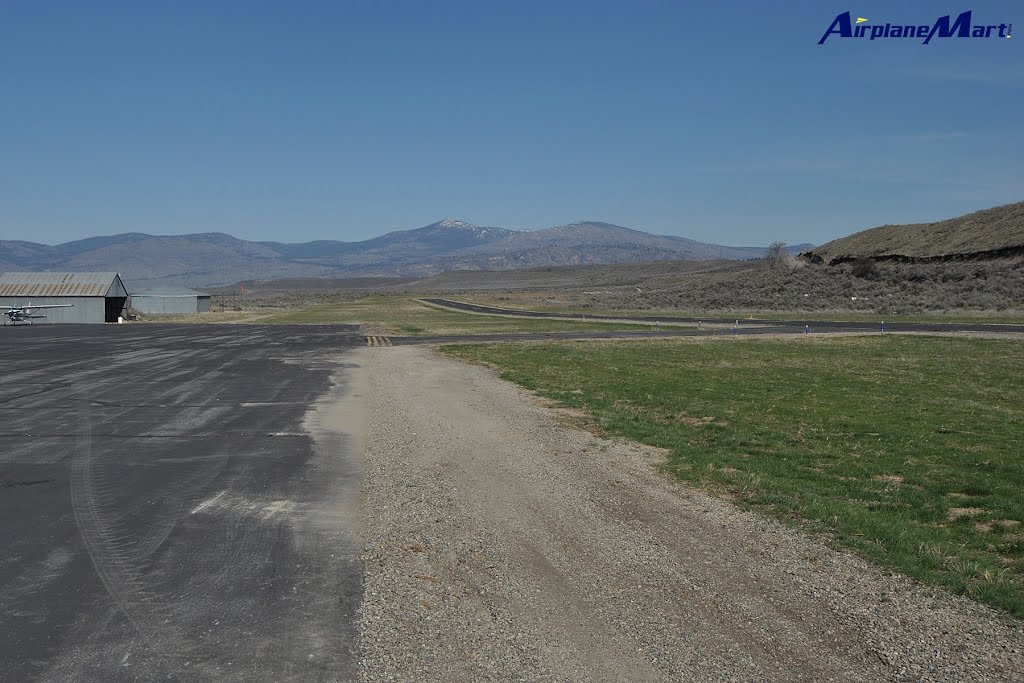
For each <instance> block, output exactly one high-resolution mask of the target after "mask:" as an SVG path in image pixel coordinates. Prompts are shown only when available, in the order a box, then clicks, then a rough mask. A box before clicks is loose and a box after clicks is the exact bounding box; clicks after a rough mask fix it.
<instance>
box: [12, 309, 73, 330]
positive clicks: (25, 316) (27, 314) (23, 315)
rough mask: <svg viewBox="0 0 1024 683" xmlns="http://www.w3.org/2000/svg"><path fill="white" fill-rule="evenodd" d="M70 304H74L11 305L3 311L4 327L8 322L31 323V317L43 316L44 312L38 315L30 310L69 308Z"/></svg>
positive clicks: (13, 323)
mask: <svg viewBox="0 0 1024 683" xmlns="http://www.w3.org/2000/svg"><path fill="white" fill-rule="evenodd" d="M71 306H74V304H44V305H41V306H33V305H32V304H31V303H29V304H28V306H11V307H10V308H8V309H7V310H6V311H4V315H6V316H7V320H5V321H4V327H7V325H8V324H11V325H17V324H18V323H24V322H27V323H28V324H29V325H31V324H32V320H33V319H37V318H45V317H46V314H45V313H41V314H39V315H33V314H32V311H38V310H39V309H41V308H69V307H71Z"/></svg>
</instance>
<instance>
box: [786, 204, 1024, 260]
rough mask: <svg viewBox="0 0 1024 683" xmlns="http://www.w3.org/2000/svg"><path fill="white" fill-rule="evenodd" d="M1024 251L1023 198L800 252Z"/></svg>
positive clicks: (892, 255)
mask: <svg viewBox="0 0 1024 683" xmlns="http://www.w3.org/2000/svg"><path fill="white" fill-rule="evenodd" d="M1018 250H1019V251H1024V202H1018V203H1016V204H1007V205H1005V206H997V207H995V208H992V209H985V210H984V211H976V212H974V213H971V214H967V215H966V216H959V217H957V218H951V219H949V220H945V221H939V222H937V223H916V224H913V225H883V226H882V227H879V228H871V229H870V230H864V231H861V232H858V233H854V234H853V235H849V236H847V237H843V238H840V239H837V240H833V241H831V242H828V243H826V244H823V245H821V246H820V247H817V248H815V249H811V250H809V251H807V252H804V254H803V255H804V256H805V258H809V259H811V260H814V261H818V260H819V259H820V261H821V262H824V263H842V262H844V261H852V260H854V259H857V258H861V257H870V258H874V259H876V260H886V259H899V258H900V257H903V258H910V259H937V258H943V257H955V256H968V257H974V258H977V257H985V256H989V255H990V256H995V255H1000V254H1001V255H1008V254H1009V253H1012V252H1015V251H1018Z"/></svg>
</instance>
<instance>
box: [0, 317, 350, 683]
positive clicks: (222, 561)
mask: <svg viewBox="0 0 1024 683" xmlns="http://www.w3.org/2000/svg"><path fill="white" fill-rule="evenodd" d="M364 343H365V338H364V337H363V336H362V334H361V330H360V328H359V327H358V326H329V327H327V326H324V327H321V326H295V327H293V326H258V325H209V326H207V325H203V326H197V325H130V326H129V325H123V326H117V325H96V326H89V325H65V326H62V325H36V326H31V327H29V326H23V327H17V328H12V327H8V328H5V329H4V330H3V333H2V334H0V353H2V358H3V364H4V369H3V375H2V384H0V434H2V436H0V546H2V547H3V548H4V552H3V554H2V555H0V678H2V679H3V680H9V681H21V680H54V681H56V680H59V681H66V680H97V681H118V680H214V679H216V680H275V681H277V680H303V681H305V680H347V679H349V678H351V677H352V676H353V675H354V671H355V662H356V653H355V651H354V648H355V644H356V625H355V624H356V622H355V616H354V615H355V611H356V608H357V607H358V605H359V600H360V595H361V583H362V564H361V561H360V552H361V549H362V546H361V541H360V537H359V535H358V528H357V522H356V519H357V515H356V514H355V513H354V512H353V511H354V510H356V506H357V505H358V497H359V489H358V470H359V457H360V453H359V452H358V451H359V448H358V446H357V443H356V439H357V438H358V435H356V434H355V432H356V431H357V430H358V429H359V426H358V425H352V426H351V427H349V426H347V425H346V424H345V420H346V417H345V415H344V414H343V413H338V414H331V415H318V414H317V411H318V410H333V409H332V408H330V406H332V405H335V404H338V403H343V402H344V401H345V400H346V395H348V394H351V393H352V389H351V386H352V382H353V381H355V378H356V377H357V376H358V369H357V367H356V365H355V360H356V359H354V358H353V356H354V352H353V349H355V348H356V347H358V346H362V345H364ZM360 400H361V398H360ZM317 406H320V408H317ZM325 406H326V407H325Z"/></svg>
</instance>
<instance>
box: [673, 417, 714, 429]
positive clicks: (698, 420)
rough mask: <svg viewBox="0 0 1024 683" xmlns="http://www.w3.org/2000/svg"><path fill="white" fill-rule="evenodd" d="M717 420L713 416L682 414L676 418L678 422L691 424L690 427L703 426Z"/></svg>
mask: <svg viewBox="0 0 1024 683" xmlns="http://www.w3.org/2000/svg"><path fill="white" fill-rule="evenodd" d="M714 421H715V418H713V417H691V416H689V415H680V416H678V417H677V418H676V422H677V423H679V424H684V425H689V426H690V427H703V426H704V425H709V424H711V423H712V422H714Z"/></svg>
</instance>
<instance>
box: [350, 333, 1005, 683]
mask: <svg viewBox="0 0 1024 683" xmlns="http://www.w3.org/2000/svg"><path fill="white" fill-rule="evenodd" d="M369 353H370V355H371V358H372V361H371V367H370V369H369V377H370V381H371V383H372V386H371V388H370V391H369V399H368V400H369V411H370V415H372V416H373V419H372V423H371V426H370V434H369V440H368V447H367V450H366V465H365V468H364V471H365V473H366V474H365V480H364V491H365V494H364V495H365V505H366V507H365V509H366V514H367V525H366V550H365V555H364V562H365V580H364V588H363V605H362V607H361V609H360V617H359V618H360V624H361V639H360V647H361V649H362V655H361V673H362V680H363V681H366V682H371V681H372V682H376V681H389V680H416V681H427V682H430V681H443V682H445V683H448V682H450V681H462V680H472V681H511V680H524V681H584V680H586V681H615V682H618V681H699V680H777V681H813V680H863V681H868V680H870V681H884V680H891V681H896V680H918V681H946V680H981V679H984V680H1024V663H1022V662H1021V661H1020V658H1019V652H1021V651H1022V649H1024V638H1022V636H1021V633H1020V632H1019V630H1018V629H1014V628H1012V627H1011V626H1010V625H1007V624H1006V623H1005V622H1003V621H1001V620H1000V618H999V617H998V616H997V615H996V614H995V613H994V612H993V611H992V610H989V609H987V608H984V607H981V606H979V605H977V604H975V603H972V602H970V601H969V600H966V599H963V598H957V597H955V596H951V595H949V594H947V593H944V592H942V591H939V590H937V589H933V588H926V587H922V586H920V585H919V584H917V583H915V582H912V581H909V580H905V579H902V578H900V577H898V576H893V575H892V574H891V573H890V572H888V571H882V570H880V569H878V568H876V567H874V566H871V565H869V564H867V563H866V562H865V561H863V560H861V559H859V558H857V557H855V556H853V555H850V554H845V553H841V552H836V551H833V550H831V549H829V548H827V547H825V546H824V545H822V544H819V543H817V542H814V541H811V540H808V539H807V538H806V537H805V536H803V535H802V534H800V533H799V532H798V531H796V530H794V529H791V528H788V527H785V526H783V525H781V524H778V523H776V522H774V521H771V520H768V519H765V518H763V517H759V516H757V515H754V514H750V513H746V512H741V511H739V510H737V509H736V508H735V507H734V506H732V505H730V504H729V503H728V502H726V501H723V500H719V499H717V498H714V497H712V496H710V495H708V494H707V493H704V492H701V491H695V490H692V489H689V488H686V487H684V486H682V485H680V484H679V483H678V482H676V481H674V480H673V479H671V477H669V476H668V475H666V474H665V473H664V472H663V471H661V470H659V469H658V467H657V464H658V463H657V458H655V457H652V455H655V454H657V451H656V450H654V449H650V448H647V447H641V446H637V445H636V444H631V443H629V442H623V441H613V440H607V439H602V438H599V437H596V436H594V435H592V434H590V433H588V432H586V431H583V430H580V429H573V428H568V427H566V426H565V425H564V424H560V420H559V419H557V418H558V416H557V415H552V412H551V411H550V410H548V409H547V408H546V407H544V406H542V405H540V404H539V403H538V402H537V401H536V400H535V399H534V397H533V396H532V395H530V394H529V393H528V392H526V391H524V390H522V389H520V388H518V387H515V386H513V385H511V384H508V383H506V382H502V381H500V380H499V379H498V378H497V376H496V374H495V373H494V372H493V371H491V370H488V369H486V368H482V367H479V366H471V365H464V364H460V363H457V362H454V361H451V360H448V359H445V358H441V357H438V356H437V355H436V354H434V353H433V352H431V351H430V350H428V349H423V348H412V347H394V348H390V349H383V350H377V349H371V350H370V351H369ZM410 548H415V549H410ZM419 548H423V550H422V551H419ZM425 576H429V577H436V578H437V580H436V581H434V580H423V578H421V577H425ZM424 605H430V608H429V609H427V608H425V607H424Z"/></svg>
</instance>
